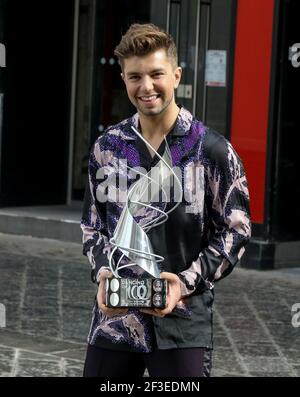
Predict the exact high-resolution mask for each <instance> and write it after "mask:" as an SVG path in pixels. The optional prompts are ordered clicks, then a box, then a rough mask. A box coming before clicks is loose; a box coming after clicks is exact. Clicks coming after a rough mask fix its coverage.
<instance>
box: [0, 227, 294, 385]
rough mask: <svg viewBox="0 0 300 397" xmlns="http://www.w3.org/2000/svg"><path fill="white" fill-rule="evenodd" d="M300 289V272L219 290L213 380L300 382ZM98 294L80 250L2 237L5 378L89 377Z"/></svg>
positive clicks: (1, 359) (0, 317)
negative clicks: (85, 371) (88, 357)
mask: <svg viewBox="0 0 300 397" xmlns="http://www.w3.org/2000/svg"><path fill="white" fill-rule="evenodd" d="M299 266H300V264H299ZM299 287H300V267H299V268H297V267H295V268H291V269H281V270H272V271H254V270H246V269H241V268H238V267H237V268H236V269H235V270H234V272H233V273H232V274H231V275H230V276H228V277H227V278H225V279H224V280H222V281H220V282H219V283H217V284H216V285H215V305H214V354H213V370H212V376H213V377H225V376H226V377H236V376H239V377H254V376H259V377H275V376H276V377H277V376H280V377H282V376H287V377H299V376H300V349H299V346H300V318H299V319H298V321H295V320H296V318H295V317H294V322H293V323H294V325H299V327H295V326H293V324H292V316H293V314H295V312H292V305H294V304H295V303H299V309H298V310H300V288H299ZM95 292H96V287H95V285H94V284H92V282H91V281H90V267H89V264H88V262H87V259H86V258H85V257H83V256H82V254H81V245H80V244H75V243H68V242H59V241H56V240H50V239H38V238H33V237H25V236H14V235H8V234H1V233H0V376H2V377H80V376H82V369H83V362H84V356H85V349H86V336H87V333H88V330H89V326H90V320H91V310H92V303H93V299H94V295H95ZM4 311H5V314H6V316H4ZM298 323H299V324H298Z"/></svg>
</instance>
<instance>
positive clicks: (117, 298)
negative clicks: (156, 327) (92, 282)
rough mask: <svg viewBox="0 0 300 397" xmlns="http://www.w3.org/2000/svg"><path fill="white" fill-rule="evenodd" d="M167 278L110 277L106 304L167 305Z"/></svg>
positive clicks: (121, 305)
mask: <svg viewBox="0 0 300 397" xmlns="http://www.w3.org/2000/svg"><path fill="white" fill-rule="evenodd" d="M166 298H167V280H163V279H161V278H115V277H114V278H109V279H107V280H106V306H108V307H124V308H129V307H135V308H145V307H149V308H157V309H164V308H165V307H166Z"/></svg>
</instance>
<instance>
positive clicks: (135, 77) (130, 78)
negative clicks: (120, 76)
mask: <svg viewBox="0 0 300 397" xmlns="http://www.w3.org/2000/svg"><path fill="white" fill-rule="evenodd" d="M137 79H138V76H130V77H129V80H137Z"/></svg>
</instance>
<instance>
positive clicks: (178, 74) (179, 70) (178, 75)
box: [174, 66, 182, 88]
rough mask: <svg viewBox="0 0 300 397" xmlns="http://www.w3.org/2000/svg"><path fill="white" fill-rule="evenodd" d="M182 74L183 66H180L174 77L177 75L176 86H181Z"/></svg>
mask: <svg viewBox="0 0 300 397" xmlns="http://www.w3.org/2000/svg"><path fill="white" fill-rule="evenodd" d="M181 75H182V68H181V67H180V66H178V67H177V68H176V69H175V71H174V77H175V84H174V88H177V87H178V86H179V83H180V79H181Z"/></svg>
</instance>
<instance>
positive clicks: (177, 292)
mask: <svg viewBox="0 0 300 397" xmlns="http://www.w3.org/2000/svg"><path fill="white" fill-rule="evenodd" d="M160 278H163V279H164V280H167V281H168V294H167V306H166V307H165V308H164V309H146V308H145V309H140V311H141V312H143V313H146V314H151V315H153V316H157V317H164V316H165V315H166V314H169V313H171V312H172V311H173V309H174V308H175V306H176V305H177V303H178V302H179V301H180V299H181V288H180V279H179V277H178V276H177V275H176V274H174V273H169V272H162V273H161V274H160Z"/></svg>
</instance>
